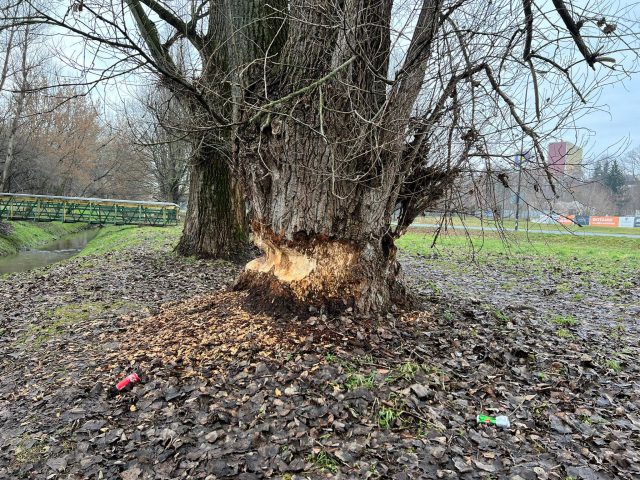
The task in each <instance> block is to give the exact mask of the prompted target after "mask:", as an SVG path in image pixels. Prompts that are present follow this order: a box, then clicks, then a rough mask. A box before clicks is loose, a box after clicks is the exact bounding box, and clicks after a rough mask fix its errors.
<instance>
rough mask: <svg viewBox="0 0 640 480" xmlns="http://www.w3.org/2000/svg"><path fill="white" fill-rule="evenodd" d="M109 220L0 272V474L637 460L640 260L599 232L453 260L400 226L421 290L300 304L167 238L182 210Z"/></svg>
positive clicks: (175, 473)
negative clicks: (156, 222) (273, 309)
mask: <svg viewBox="0 0 640 480" xmlns="http://www.w3.org/2000/svg"><path fill="white" fill-rule="evenodd" d="M110 228H111V230H108V229H105V230H104V231H102V232H101V235H99V236H98V237H97V238H96V239H94V240H93V241H92V242H91V243H90V244H89V245H90V248H91V249H92V250H91V249H89V248H88V249H86V250H85V251H84V252H83V255H82V256H78V257H75V258H72V259H70V260H66V261H64V262H62V263H60V264H55V265H51V266H49V267H47V268H46V269H44V270H35V271H31V272H24V273H20V274H12V275H10V276H9V277H7V278H6V279H0V477H1V478H37V479H39V478H43V479H44V478H122V479H129V480H133V479H144V478H158V479H162V478H200V479H206V478H207V476H209V477H208V478H230V479H231V478H241V479H247V480H248V479H259V478H280V479H287V480H293V479H307V478H310V479H321V478H407V479H411V478H428V479H431V478H487V477H491V478H512V479H514V480H520V479H527V480H529V479H531V480H535V479H538V480H542V479H550V480H551V479H554V480H555V479H557V480H565V479H567V478H575V479H580V478H582V479H613V478H635V476H637V475H638V474H640V470H639V467H638V465H640V458H639V457H638V451H637V449H635V448H634V445H635V444H636V443H637V440H638V431H640V418H639V416H638V412H639V411H640V396H639V395H638V392H639V391H640V365H638V363H637V361H636V359H637V358H638V356H639V355H640V349H639V347H638V342H637V335H638V313H639V312H640V309H639V307H640V306H639V305H638V300H637V299H638V294H639V293H640V292H639V289H640V281H639V280H640V279H639V278H638V272H637V271H634V269H633V268H631V267H633V265H632V264H630V263H629V259H628V258H626V257H618V253H617V252H614V251H613V250H611V251H608V252H607V253H606V254H605V253H604V252H603V253H602V255H601V256H600V257H598V258H597V261H595V260H594V261H593V262H591V263H589V264H588V265H585V264H582V263H576V262H574V261H572V260H573V257H569V255H567V256H566V257H565V256H559V255H556V254H555V252H554V253H551V252H549V251H542V246H537V249H536V251H532V250H531V249H529V251H525V252H519V251H514V250H513V248H512V249H511V251H509V252H508V253H507V254H503V253H502V252H500V251H498V245H497V244H496V245H493V246H494V247H495V249H496V250H495V251H490V252H487V256H486V257H481V258H479V259H478V260H479V261H478V263H472V262H469V260H468V256H467V257H465V256H464V252H465V250H464V248H463V247H462V246H461V245H457V244H456V243H455V242H454V241H457V240H456V239H452V240H450V242H451V243H450V244H446V243H444V244H443V245H442V247H441V248H440V249H439V250H438V251H437V252H434V251H432V250H429V249H428V245H429V244H430V239H429V238H428V237H427V238H425V239H422V237H417V236H415V235H414V234H412V235H410V236H407V237H406V238H405V240H404V242H405V243H402V246H403V248H402V253H401V261H402V263H403V266H404V271H405V274H406V280H407V283H408V284H409V285H410V286H411V288H412V290H413V291H414V292H416V294H417V295H418V296H419V298H420V299H421V300H422V306H421V307H420V309H417V310H415V311H412V312H397V313H395V314H390V315H385V316H381V317H378V316H374V317H364V318H363V317H356V316H353V315H351V314H348V313H347V314H345V315H343V316H341V317H339V318H326V317H325V316H321V315H317V316H315V317H311V318H309V319H307V320H305V321H302V320H299V319H298V318H290V317H287V316H280V317H274V316H270V315H265V314H264V313H261V312H259V311H255V310H251V309H250V308H248V307H250V303H247V301H246V298H245V297H246V295H245V294H243V293H237V292H230V291H228V290H227V286H228V285H229V284H230V283H231V282H232V281H233V279H234V278H235V276H236V275H237V273H238V270H239V268H240V267H239V266H237V265H234V264H231V263H228V262H221V261H206V260H197V259H194V258H181V257H178V256H176V255H175V254H174V253H173V252H172V249H173V246H174V245H175V242H176V241H177V239H178V237H179V229H150V228H135V227H133V228H132V227H110ZM576 240H578V239H576ZM563 241H564V242H569V241H570V240H569V239H565V240H563ZM594 241H595V240H594ZM597 241H598V242H602V240H597ZM611 241H614V239H611ZM579 245H585V247H586V245H589V247H588V248H594V245H591V244H581V243H577V244H576V246H579ZM563 246H564V247H565V248H566V249H567V250H569V249H570V248H569V246H568V245H563ZM629 246H630V245H627V244H625V247H624V248H622V249H621V250H627V249H628V247H629ZM600 247H601V246H600ZM600 247H599V248H598V250H601V248H600ZM583 250H584V251H583V252H579V251H578V248H574V256H576V257H577V258H578V259H581V258H583V257H584V256H585V255H587V250H588V249H587V248H584V249H583ZM554 258H555V260H554ZM616 259H617V260H618V261H616ZM605 265H610V266H611V268H610V269H609V270H606V271H602V269H603V268H604V267H605ZM133 371H136V372H139V373H141V374H143V375H144V377H143V382H142V383H141V384H139V385H136V386H135V387H134V388H133V389H132V390H131V391H130V392H128V393H126V394H125V395H122V396H118V397H115V398H114V397H110V396H108V395H107V389H108V388H109V387H110V386H111V385H113V384H114V383H115V382H116V381H118V380H120V379H121V378H122V377H124V376H125V375H126V374H129V373H131V372H133ZM479 413H488V414H491V413H495V414H504V415H507V416H508V417H509V419H510V421H511V427H510V428H509V429H505V430H501V429H496V428H495V427H492V426H487V425H478V424H477V423H476V415H477V414H479Z"/></svg>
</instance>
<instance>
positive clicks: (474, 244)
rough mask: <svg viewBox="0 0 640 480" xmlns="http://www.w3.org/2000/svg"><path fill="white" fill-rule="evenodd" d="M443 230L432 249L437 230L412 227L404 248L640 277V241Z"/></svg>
mask: <svg viewBox="0 0 640 480" xmlns="http://www.w3.org/2000/svg"><path fill="white" fill-rule="evenodd" d="M468 233H469V235H468V236H466V235H465V234H464V232H462V231H458V233H455V234H454V233H451V232H449V233H446V234H442V235H441V236H440V237H439V238H438V241H437V243H436V246H435V247H433V248H432V244H433V238H434V233H433V231H427V230H424V231H412V232H409V233H407V234H406V235H404V236H403V237H401V238H400V239H399V240H398V242H397V245H398V247H399V248H400V249H401V250H404V251H406V252H409V253H412V254H418V255H431V254H435V255H436V256H437V257H438V258H440V259H442V260H444V261H446V260H447V259H451V260H455V261H456V262H457V261H460V260H463V259H471V258H473V259H474V261H476V262H478V263H480V264H491V265H494V266H497V267H499V266H509V267H512V268H517V269H522V270H527V271H535V270H543V269H552V268H554V267H559V268H562V269H571V270H581V271H583V272H591V273H594V274H597V276H598V277H602V279H604V280H606V281H611V282H615V283H618V284H626V283H627V282H628V281H629V280H631V279H633V278H636V279H637V278H638V275H640V273H639V272H640V239H634V238H628V239H627V238H621V237H578V236H573V235H547V234H535V233H531V232H517V233H515V232H508V233H507V234H506V238H502V237H500V236H499V234H498V232H486V231H485V232H482V231H477V230H476V231H473V230H471V231H469V232H468Z"/></svg>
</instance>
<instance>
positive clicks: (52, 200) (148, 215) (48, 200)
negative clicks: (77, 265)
mask: <svg viewBox="0 0 640 480" xmlns="http://www.w3.org/2000/svg"><path fill="white" fill-rule="evenodd" d="M179 209H180V207H178V205H176V204H175V203H164V202H138V201H132V200H112V199H105V198H80V197H56V196H47V195H25V194H18V193H0V220H31V221H36V222H66V223H73V222H82V223H92V224H97V225H149V226H156V227H165V226H169V225H177V224H178V211H179Z"/></svg>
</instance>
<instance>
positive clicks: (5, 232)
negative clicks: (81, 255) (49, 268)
mask: <svg viewBox="0 0 640 480" xmlns="http://www.w3.org/2000/svg"><path fill="white" fill-rule="evenodd" d="M0 224H1V225H2V226H3V228H1V229H0V256H4V255H12V254H15V253H18V251H20V250H24V249H27V248H34V247H39V246H42V245H46V244H47V243H50V242H53V241H54V240H57V239H58V238H60V237H64V236H65V235H69V234H71V233H76V232H79V231H81V230H86V229H87V228H88V227H89V226H88V225H87V224H86V223H61V222H0Z"/></svg>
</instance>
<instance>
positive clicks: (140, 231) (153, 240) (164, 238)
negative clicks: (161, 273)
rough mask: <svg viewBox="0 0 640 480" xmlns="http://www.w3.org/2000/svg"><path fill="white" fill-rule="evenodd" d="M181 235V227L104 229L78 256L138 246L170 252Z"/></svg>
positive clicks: (100, 253) (113, 227)
mask: <svg viewBox="0 0 640 480" xmlns="http://www.w3.org/2000/svg"><path fill="white" fill-rule="evenodd" d="M181 233H182V225H180V226H176V227H136V226H109V227H104V228H101V229H100V232H98V235H96V237H95V238H94V239H93V240H91V241H90V242H89V243H88V244H87V246H86V247H85V248H84V249H83V250H82V252H80V254H79V256H84V257H86V256H91V255H104V254H105V253H109V252H117V251H123V250H129V249H131V248H135V247H140V246H144V247H145V248H146V249H149V250H154V251H160V250H170V249H173V247H175V245H176V244H177V243H178V240H179V239H180V235H181Z"/></svg>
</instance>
